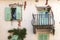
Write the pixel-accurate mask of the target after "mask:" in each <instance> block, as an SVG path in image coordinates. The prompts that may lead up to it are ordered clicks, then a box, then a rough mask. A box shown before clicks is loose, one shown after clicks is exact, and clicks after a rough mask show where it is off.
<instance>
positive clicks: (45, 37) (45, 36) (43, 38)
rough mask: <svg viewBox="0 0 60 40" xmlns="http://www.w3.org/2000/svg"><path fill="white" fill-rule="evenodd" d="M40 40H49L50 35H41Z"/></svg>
mask: <svg viewBox="0 0 60 40" xmlns="http://www.w3.org/2000/svg"><path fill="white" fill-rule="evenodd" d="M38 40H48V34H39V35H38Z"/></svg>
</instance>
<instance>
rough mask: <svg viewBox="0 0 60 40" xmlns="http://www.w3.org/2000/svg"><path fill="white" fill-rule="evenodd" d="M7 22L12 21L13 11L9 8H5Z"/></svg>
mask: <svg viewBox="0 0 60 40" xmlns="http://www.w3.org/2000/svg"><path fill="white" fill-rule="evenodd" d="M5 20H6V21H10V20H11V9H10V8H9V7H6V8H5Z"/></svg>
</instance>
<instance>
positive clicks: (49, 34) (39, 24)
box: [0, 0, 60, 40]
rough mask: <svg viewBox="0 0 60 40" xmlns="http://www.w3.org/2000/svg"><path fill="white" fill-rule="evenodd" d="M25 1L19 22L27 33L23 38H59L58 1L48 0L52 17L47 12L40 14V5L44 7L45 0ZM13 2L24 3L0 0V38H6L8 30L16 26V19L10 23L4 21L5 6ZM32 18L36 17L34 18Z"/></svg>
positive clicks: (2, 39) (16, 1) (46, 39)
mask: <svg viewBox="0 0 60 40" xmlns="http://www.w3.org/2000/svg"><path fill="white" fill-rule="evenodd" d="M25 1H27V4H26V8H25V10H24V6H22V10H23V11H22V22H21V28H26V29H27V35H26V38H25V39H24V40H60V32H59V30H60V27H59V26H60V24H59V23H60V15H59V13H60V11H59V10H60V5H59V4H60V2H59V1H57V0H55V1H52V0H49V3H48V4H49V5H50V6H51V9H52V11H53V15H54V17H53V16H52V18H51V17H50V16H51V15H49V14H46V15H47V16H46V15H45V14H41V15H43V16H41V15H40V13H41V12H40V9H41V6H42V7H43V8H45V0H44V1H42V0H39V2H35V0H25ZM13 3H19V4H23V5H24V1H22V2H21V0H8V1H7V0H0V27H1V28H0V40H8V38H7V37H8V35H9V34H8V30H9V29H13V28H17V27H18V25H17V24H18V22H17V21H13V22H12V24H11V21H5V7H9V4H13ZM39 8H40V9H39ZM43 8H42V9H43ZM44 12H46V11H44ZM37 16H38V17H37ZM40 17H41V19H40ZM34 18H35V19H36V18H38V19H36V20H35V19H34ZM49 19H50V20H49ZM53 19H54V21H55V24H54V21H53ZM32 21H33V22H32ZM34 22H35V24H34ZM50 22H51V23H50ZM7 24H8V25H7ZM54 29H55V34H54Z"/></svg>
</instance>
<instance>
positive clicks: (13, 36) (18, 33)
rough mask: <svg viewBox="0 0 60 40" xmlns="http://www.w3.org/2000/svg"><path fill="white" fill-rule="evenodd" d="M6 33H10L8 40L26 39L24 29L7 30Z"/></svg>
mask: <svg viewBox="0 0 60 40" xmlns="http://www.w3.org/2000/svg"><path fill="white" fill-rule="evenodd" d="M8 33H10V35H9V36H8V39H9V40H24V38H25V37H26V29H25V28H23V29H15V28H14V29H12V30H8Z"/></svg>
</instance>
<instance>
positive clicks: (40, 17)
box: [32, 14, 55, 25]
mask: <svg viewBox="0 0 60 40" xmlns="http://www.w3.org/2000/svg"><path fill="white" fill-rule="evenodd" d="M54 23H55V22H54V16H53V15H52V14H33V20H32V25H54Z"/></svg>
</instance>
